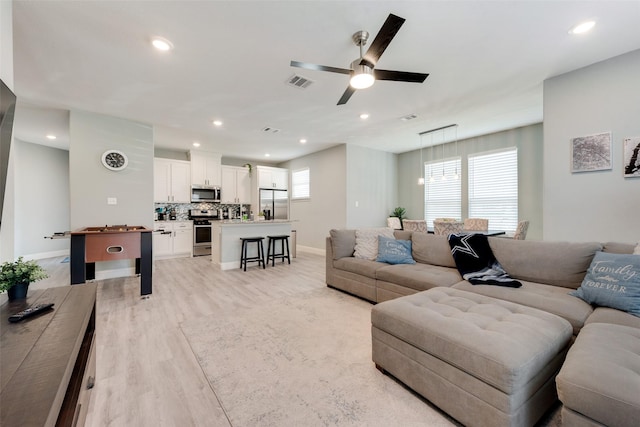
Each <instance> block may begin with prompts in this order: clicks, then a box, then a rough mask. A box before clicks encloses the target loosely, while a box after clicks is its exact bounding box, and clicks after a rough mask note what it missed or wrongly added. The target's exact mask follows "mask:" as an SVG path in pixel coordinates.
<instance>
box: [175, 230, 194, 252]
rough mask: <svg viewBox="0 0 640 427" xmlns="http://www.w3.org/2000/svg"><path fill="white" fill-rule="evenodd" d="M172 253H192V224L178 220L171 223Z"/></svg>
mask: <svg viewBox="0 0 640 427" xmlns="http://www.w3.org/2000/svg"><path fill="white" fill-rule="evenodd" d="M173 254H174V255H180V254H188V255H189V256H191V255H192V254H193V224H192V223H191V222H179V223H175V224H173Z"/></svg>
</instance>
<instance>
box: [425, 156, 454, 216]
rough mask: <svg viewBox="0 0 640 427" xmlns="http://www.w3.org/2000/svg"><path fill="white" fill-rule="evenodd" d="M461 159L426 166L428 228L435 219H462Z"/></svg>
mask: <svg viewBox="0 0 640 427" xmlns="http://www.w3.org/2000/svg"><path fill="white" fill-rule="evenodd" d="M459 174H460V158H457V159H450V160H445V161H444V162H442V161H439V162H432V163H425V165H424V176H425V179H424V216H425V219H426V220H427V227H433V220H434V219H435V218H457V219H460V218H461V217H462V186H461V185H460V181H461V180H460V178H459Z"/></svg>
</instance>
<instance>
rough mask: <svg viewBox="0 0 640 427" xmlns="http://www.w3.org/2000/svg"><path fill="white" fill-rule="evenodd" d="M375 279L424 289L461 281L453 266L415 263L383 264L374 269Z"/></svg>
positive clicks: (420, 289)
mask: <svg viewBox="0 0 640 427" xmlns="http://www.w3.org/2000/svg"><path fill="white" fill-rule="evenodd" d="M376 279H378V280H383V281H385V282H390V283H397V284H399V285H402V286H404V287H405V288H411V289H415V290H417V291H424V290H426V289H431V288H433V287H435V286H451V285H453V284H454V283H458V282H459V281H461V280H462V276H460V273H458V270H456V269H455V268H449V267H440V266H437V265H429V264H420V263H416V264H413V265H406V264H398V265H385V266H384V267H382V268H380V269H378V270H376Z"/></svg>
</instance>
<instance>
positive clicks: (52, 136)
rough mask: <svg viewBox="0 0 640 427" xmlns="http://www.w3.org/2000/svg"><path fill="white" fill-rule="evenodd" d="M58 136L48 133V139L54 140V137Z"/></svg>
mask: <svg viewBox="0 0 640 427" xmlns="http://www.w3.org/2000/svg"><path fill="white" fill-rule="evenodd" d="M56 138H57V136H55V135H51V134H49V135H47V139H51V140H53V139H56Z"/></svg>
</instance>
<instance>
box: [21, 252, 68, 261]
mask: <svg viewBox="0 0 640 427" xmlns="http://www.w3.org/2000/svg"><path fill="white" fill-rule="evenodd" d="M59 256H69V249H60V250H58V251H51V252H40V253H36V254H28V255H23V257H24V259H25V260H26V261H31V260H32V259H46V258H55V257H59Z"/></svg>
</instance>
